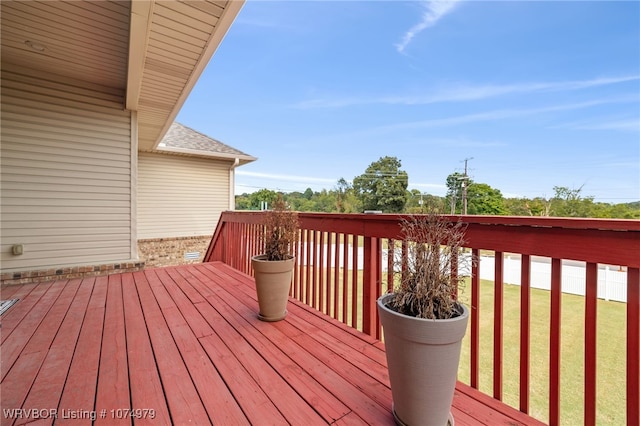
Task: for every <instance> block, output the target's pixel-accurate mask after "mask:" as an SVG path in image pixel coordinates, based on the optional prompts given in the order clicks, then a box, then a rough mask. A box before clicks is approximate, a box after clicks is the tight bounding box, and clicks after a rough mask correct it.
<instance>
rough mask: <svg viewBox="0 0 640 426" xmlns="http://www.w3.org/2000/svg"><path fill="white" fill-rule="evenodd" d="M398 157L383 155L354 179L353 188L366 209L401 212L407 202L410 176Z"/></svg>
mask: <svg viewBox="0 0 640 426" xmlns="http://www.w3.org/2000/svg"><path fill="white" fill-rule="evenodd" d="M401 166H402V164H401V162H400V160H399V159H398V158H396V157H381V158H380V159H379V160H378V161H374V162H373V163H371V164H370V165H369V167H367V169H366V170H365V172H364V173H363V174H361V175H360V176H356V177H355V178H354V179H353V189H354V191H355V193H356V194H357V195H358V197H359V198H360V200H361V201H362V208H363V209H364V210H382V211H383V212H385V213H401V212H403V211H404V206H405V204H406V202H407V186H408V184H409V176H408V175H407V172H405V171H404V170H401V169H400V167H401Z"/></svg>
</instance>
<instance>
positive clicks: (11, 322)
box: [0, 282, 53, 342]
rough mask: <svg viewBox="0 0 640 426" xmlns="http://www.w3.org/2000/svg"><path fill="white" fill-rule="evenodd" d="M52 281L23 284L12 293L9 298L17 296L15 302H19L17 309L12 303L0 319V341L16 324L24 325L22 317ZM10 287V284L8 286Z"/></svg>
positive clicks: (9, 333) (8, 334) (7, 335)
mask: <svg viewBox="0 0 640 426" xmlns="http://www.w3.org/2000/svg"><path fill="white" fill-rule="evenodd" d="M52 284H53V283H52V282H48V283H42V284H25V285H22V286H17V287H20V289H19V290H18V291H17V292H15V293H13V294H12V296H11V297H10V298H19V299H20V300H19V301H18V303H17V304H20V308H19V309H13V308H15V307H16V305H17V304H16V305H13V306H12V307H11V308H9V310H8V311H7V312H5V313H4V314H3V315H2V317H0V320H1V321H2V328H1V329H0V336H1V337H0V342H4V341H5V340H6V339H7V338H8V337H9V336H10V335H11V333H12V332H13V330H14V329H15V328H16V326H17V325H18V324H20V325H21V327H24V325H23V324H22V321H23V319H24V317H26V316H27V315H28V314H29V312H30V311H31V308H32V307H33V306H35V305H36V304H37V303H38V301H39V300H40V298H41V297H42V296H43V295H44V294H45V293H46V292H47V290H49V287H51V285H52ZM9 287H11V286H9ZM2 298H3V299H2V300H5V299H4V295H3V296H2Z"/></svg>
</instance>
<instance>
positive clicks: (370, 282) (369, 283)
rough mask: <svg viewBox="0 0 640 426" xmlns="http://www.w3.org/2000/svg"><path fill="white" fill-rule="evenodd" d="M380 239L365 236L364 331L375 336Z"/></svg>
mask: <svg viewBox="0 0 640 426" xmlns="http://www.w3.org/2000/svg"><path fill="white" fill-rule="evenodd" d="M377 240H378V239H377V238H374V237H364V262H363V263H364V264H363V266H362V267H363V269H364V270H363V275H362V281H363V284H362V287H363V288H362V331H363V332H364V333H366V334H368V335H370V336H374V335H375V332H376V329H377V324H376V323H377V318H376V315H375V314H376V295H377V290H376V288H377V286H378V282H379V281H380V277H379V275H380V274H379V268H378V265H379V262H378V256H379V253H378V241H377Z"/></svg>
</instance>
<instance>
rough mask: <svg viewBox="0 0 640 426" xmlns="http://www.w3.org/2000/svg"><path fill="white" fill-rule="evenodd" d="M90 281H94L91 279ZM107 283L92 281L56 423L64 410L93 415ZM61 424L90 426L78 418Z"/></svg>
mask: <svg viewBox="0 0 640 426" xmlns="http://www.w3.org/2000/svg"><path fill="white" fill-rule="evenodd" d="M90 280H91V281H93V279H90ZM90 280H89V279H86V280H85V282H87V283H88V282H90ZM107 283H108V278H107V277H98V278H95V284H94V285H93V292H92V293H91V298H90V299H89V306H88V307H87V312H86V314H85V317H84V321H83V322H82V328H81V330H80V337H79V338H78V342H77V344H76V348H75V352H74V354H73V360H72V361H71V367H70V369H69V373H68V375H67V380H66V382H65V385H64V389H63V391H62V396H61V398H60V403H59V405H58V407H57V409H58V412H59V413H60V416H59V419H61V418H62V416H63V412H64V411H65V410H71V409H73V410H77V411H76V412H83V413H87V412H93V411H94V408H95V398H96V387H97V383H98V370H99V366H100V351H101V349H102V330H103V327H104V313H105V305H106V301H107V288H108V285H107ZM42 408H49V407H42ZM62 420H64V424H65V425H91V423H92V422H91V419H86V418H79V417H76V418H67V419H62ZM59 421H60V420H59Z"/></svg>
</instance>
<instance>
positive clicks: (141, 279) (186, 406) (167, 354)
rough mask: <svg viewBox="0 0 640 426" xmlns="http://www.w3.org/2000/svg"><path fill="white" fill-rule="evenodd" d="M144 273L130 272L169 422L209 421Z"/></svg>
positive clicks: (200, 422) (190, 422)
mask: <svg viewBox="0 0 640 426" xmlns="http://www.w3.org/2000/svg"><path fill="white" fill-rule="evenodd" d="M147 276H148V274H147V273H146V272H144V273H143V272H140V273H134V277H135V282H136V286H137V287H138V294H139V295H140V300H141V304H142V311H143V313H144V317H145V320H146V323H147V324H148V325H149V326H148V330H149V336H150V338H151V344H152V347H153V352H154V353H155V354H156V363H157V364H158V371H159V372H160V378H161V380H162V386H163V388H164V389H165V397H166V398H167V406H168V407H169V413H170V415H171V421H172V422H173V423H174V424H207V423H209V421H210V420H209V417H208V415H207V412H206V410H205V408H204V406H203V405H202V402H201V400H200V396H199V395H198V391H197V390H196V388H195V385H194V384H193V381H192V380H191V376H190V375H189V370H188V369H187V367H186V366H185V364H184V362H183V360H182V356H181V355H180V352H179V351H178V348H177V347H176V345H175V342H174V340H173V337H172V335H171V331H170V330H169V327H168V326H167V323H166V321H165V318H164V316H163V314H162V311H161V310H160V306H159V305H158V303H157V301H156V298H155V295H154V292H153V291H152V289H151V286H150V284H149V282H148V280H147ZM149 408H154V407H149Z"/></svg>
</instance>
